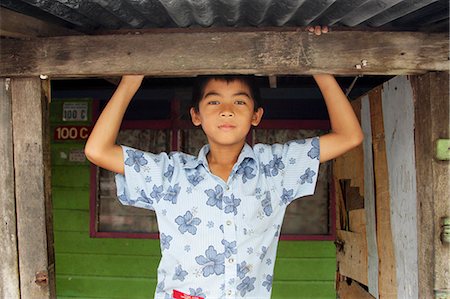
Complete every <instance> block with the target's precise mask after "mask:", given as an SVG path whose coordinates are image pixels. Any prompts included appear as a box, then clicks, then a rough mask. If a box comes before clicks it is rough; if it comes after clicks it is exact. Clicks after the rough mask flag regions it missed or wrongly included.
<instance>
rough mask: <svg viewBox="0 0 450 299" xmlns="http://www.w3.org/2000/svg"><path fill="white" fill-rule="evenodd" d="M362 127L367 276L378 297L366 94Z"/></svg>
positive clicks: (373, 196) (370, 290)
mask: <svg viewBox="0 0 450 299" xmlns="http://www.w3.org/2000/svg"><path fill="white" fill-rule="evenodd" d="M361 127H362V130H363V133H364V141H363V152H364V162H363V163H364V210H365V212H366V239H367V265H368V270H367V277H368V283H369V284H368V287H369V293H370V294H372V295H373V296H374V297H375V298H378V245H377V232H376V216H375V181H374V171H373V166H374V165H373V148H372V128H371V121H370V103H369V97H368V96H367V95H366V96H364V97H362V98H361Z"/></svg>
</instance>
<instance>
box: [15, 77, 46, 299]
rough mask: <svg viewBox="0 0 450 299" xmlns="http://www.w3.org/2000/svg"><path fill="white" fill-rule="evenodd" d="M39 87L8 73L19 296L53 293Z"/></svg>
mask: <svg viewBox="0 0 450 299" xmlns="http://www.w3.org/2000/svg"><path fill="white" fill-rule="evenodd" d="M41 92H42V89H41V82H40V79H39V77H35V78H17V79H11V94H12V121H13V142H14V171H15V192H16V212H17V239H18V250H19V272H20V292H21V298H35V299H47V298H54V297H55V290H54V275H53V265H51V261H52V260H53V257H51V256H50V257H49V252H48V250H49V247H48V244H47V241H48V242H49V243H53V240H49V239H48V232H47V223H46V222H47V221H46V220H47V213H51V211H48V210H47V211H46V203H47V202H49V201H50V199H49V195H50V193H49V190H50V181H49V178H50V177H49V174H50V163H49V160H50V159H49V155H50V145H49V142H48V138H49V134H48V132H47V130H48V129H47V128H48V124H47V122H48V119H49V118H48V115H46V111H47V109H46V107H47V106H48V104H47V102H46V100H45V97H43V96H42V94H41ZM50 249H51V248H50ZM51 254H52V252H51V251H50V255H51ZM38 273H41V274H42V275H37V274H38ZM45 276H47V282H45V280H44V277H45ZM39 279H40V280H41V281H39ZM36 280H38V282H37V283H36Z"/></svg>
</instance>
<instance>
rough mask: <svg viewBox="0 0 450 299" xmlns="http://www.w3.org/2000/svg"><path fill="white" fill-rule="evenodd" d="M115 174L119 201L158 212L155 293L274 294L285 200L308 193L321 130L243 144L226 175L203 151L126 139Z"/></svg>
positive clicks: (215, 298)
mask: <svg viewBox="0 0 450 299" xmlns="http://www.w3.org/2000/svg"><path fill="white" fill-rule="evenodd" d="M122 148H123V153H124V160H125V161H124V163H125V175H116V184H117V194H118V197H119V200H120V202H121V203H122V204H125V205H131V206H136V207H141V208H145V209H151V210H154V211H155V212H156V215H157V219H158V227H159V231H160V245H161V254H162V257H161V261H160V264H159V267H158V283H157V288H156V292H155V298H158V299H160V298H161V299H167V298H172V294H173V293H174V290H175V291H176V292H182V293H184V294H188V295H192V296H197V297H200V298H205V299H219V298H241V297H244V298H254V299H256V298H257V299H264V298H270V294H271V291H272V281H273V268H274V263H275V255H276V250H277V245H278V239H279V236H280V227H281V224H282V222H283V217H284V213H285V210H286V207H287V205H288V204H289V203H290V202H291V201H292V200H294V199H295V198H298V197H301V196H305V195H311V194H313V193H314V188H315V185H316V180H317V173H318V167H319V138H318V137H315V138H311V139H306V140H296V141H291V142H288V143H286V144H274V145H265V144H256V145H255V146H254V147H253V148H252V147H250V146H249V145H247V144H246V145H245V146H244V148H243V149H242V152H241V154H240V155H239V158H238V161H237V163H236V164H235V165H234V167H233V169H232V172H231V174H230V176H229V178H228V180H227V182H224V181H223V180H222V179H221V178H219V177H217V176H215V175H214V174H212V173H211V172H210V170H209V167H208V161H207V159H206V155H207V153H208V151H209V146H208V145H205V146H204V147H203V148H202V149H201V150H200V153H199V155H198V157H195V156H191V155H187V154H184V153H180V152H173V153H170V154H166V153H161V154H151V153H147V152H141V151H138V150H135V149H132V148H129V147H125V146H123V147H122Z"/></svg>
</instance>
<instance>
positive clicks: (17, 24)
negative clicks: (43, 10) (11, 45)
mask: <svg viewBox="0 0 450 299" xmlns="http://www.w3.org/2000/svg"><path fill="white" fill-rule="evenodd" d="M78 34H81V33H80V32H78V31H74V30H70V29H67V28H64V27H61V26H59V25H55V24H52V23H48V22H45V21H42V20H39V19H36V18H34V17H30V16H27V15H24V14H21V13H17V12H15V11H12V10H9V9H7V8H4V7H2V8H1V9H0V36H2V37H13V38H32V37H49V36H64V35H78ZM2 42H3V41H2Z"/></svg>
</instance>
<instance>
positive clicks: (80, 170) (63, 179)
mask: <svg viewBox="0 0 450 299" xmlns="http://www.w3.org/2000/svg"><path fill="white" fill-rule="evenodd" d="M89 178H90V169H89V167H86V166H83V165H81V166H71V167H70V171H67V166H53V167H52V186H57V187H81V188H89V186H90V182H89Z"/></svg>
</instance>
